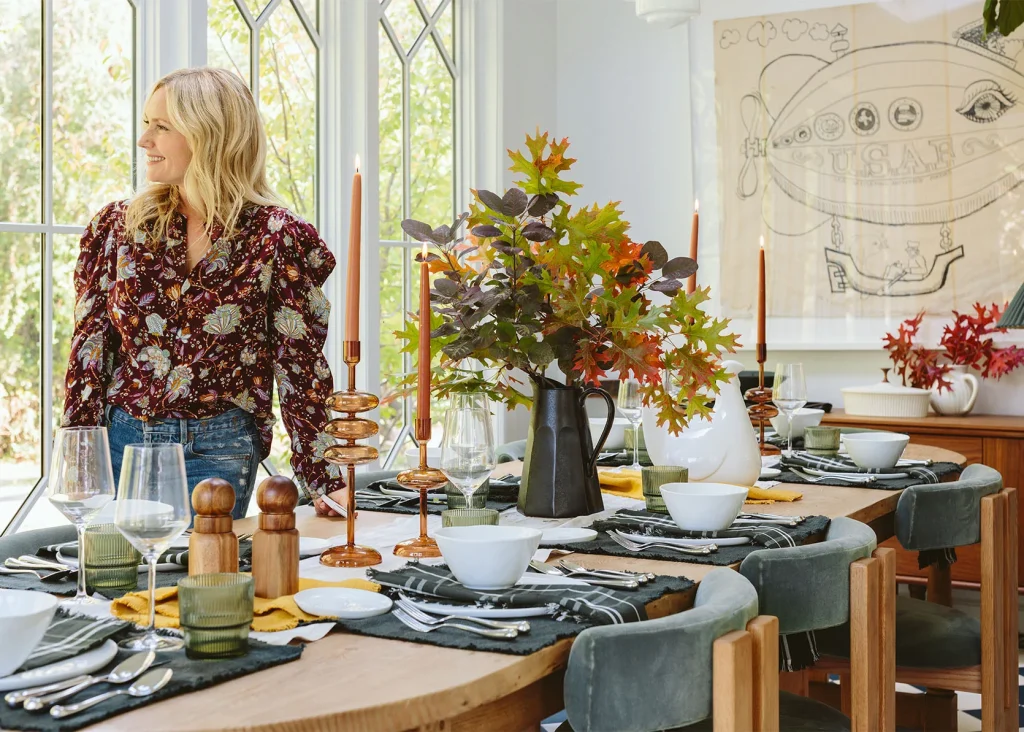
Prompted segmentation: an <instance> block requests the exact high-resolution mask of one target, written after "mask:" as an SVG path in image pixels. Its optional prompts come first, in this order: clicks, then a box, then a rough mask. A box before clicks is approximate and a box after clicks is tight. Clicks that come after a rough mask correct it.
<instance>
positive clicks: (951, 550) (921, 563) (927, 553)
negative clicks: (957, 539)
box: [917, 547, 956, 569]
mask: <svg viewBox="0 0 1024 732" xmlns="http://www.w3.org/2000/svg"><path fill="white" fill-rule="evenodd" d="M936 564H945V565H946V566H949V565H950V564H956V547H948V548H946V549H924V550H923V551H919V552H918V553H917V568H918V569H927V568H928V567H931V566H932V565H936Z"/></svg>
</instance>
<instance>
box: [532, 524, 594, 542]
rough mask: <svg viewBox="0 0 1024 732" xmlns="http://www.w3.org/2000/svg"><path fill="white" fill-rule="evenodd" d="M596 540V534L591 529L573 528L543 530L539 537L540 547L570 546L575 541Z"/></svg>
mask: <svg viewBox="0 0 1024 732" xmlns="http://www.w3.org/2000/svg"><path fill="white" fill-rule="evenodd" d="M596 538H597V532H596V531H594V530H593V529H577V528H573V527H565V528H561V529H544V532H543V533H542V534H541V537H540V545H541V546H547V545H549V544H571V543H573V542H577V541H593V540H594V539H596Z"/></svg>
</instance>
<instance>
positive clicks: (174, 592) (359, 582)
mask: <svg viewBox="0 0 1024 732" xmlns="http://www.w3.org/2000/svg"><path fill="white" fill-rule="evenodd" d="M314 587H350V588H352V589H355V590H369V591H370V592H379V591H380V585H378V584H377V583H376V582H370V581H369V580H363V579H349V580H345V581H344V582H321V581H320V580H313V579H303V578H301V577H300V578H299V590H300V591H302V590H309V589H312V588H314ZM110 612H111V613H113V614H114V615H115V616H116V617H118V618H120V619H121V620H128V621H131V622H133V623H135V624H137V625H147V624H148V623H149V591H148V590H146V591H143V592H129V593H128V594H127V595H124V596H123V597H120V598H118V599H117V600H114V602H113V603H112V604H111V606H110ZM178 617H179V611H178V588H177V586H175V587H158V588H157V590H156V627H158V628H177V627H179V625H178ZM322 619H323V618H321V617H319V616H317V615H309V614H308V613H304V612H302V610H300V609H299V606H298V605H297V604H295V596H294V595H284V596H283V597H278V598H275V599H273V600H267V599H265V598H262V597H257V598H256V599H255V601H254V602H253V618H252V626H251V627H252V629H253V630H255V631H259V632H268V631H275V630H291V629H292V628H294V627H296V626H297V625H298V624H299V623H300V622H313V621H316V620H322Z"/></svg>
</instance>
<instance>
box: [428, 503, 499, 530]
mask: <svg viewBox="0 0 1024 732" xmlns="http://www.w3.org/2000/svg"><path fill="white" fill-rule="evenodd" d="M497 525H498V512H497V511H495V510H494V509H493V508H449V509H448V510H447V511H442V512H441V526H443V527H444V528H447V527H449V526H497Z"/></svg>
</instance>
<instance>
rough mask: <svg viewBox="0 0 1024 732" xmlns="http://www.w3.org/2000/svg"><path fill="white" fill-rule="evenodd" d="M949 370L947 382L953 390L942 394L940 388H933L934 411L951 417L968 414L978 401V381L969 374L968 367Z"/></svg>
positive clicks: (952, 367) (932, 402)
mask: <svg viewBox="0 0 1024 732" xmlns="http://www.w3.org/2000/svg"><path fill="white" fill-rule="evenodd" d="M949 369H950V370H949V374H948V375H947V380H948V381H949V382H950V384H951V385H952V388H951V389H948V390H945V389H944V390H943V391H941V392H940V391H939V389H938V387H933V388H932V395H931V398H930V400H929V401H930V402H931V405H932V409H934V410H935V411H936V412H938V413H939V414H945V415H949V416H951V417H955V416H957V415H960V414H967V413H968V412H970V411H971V410H972V409H974V402H975V401H976V400H977V399H978V379H977V377H976V376H975V375H974V374H969V373H967V367H966V366H960V365H957V366H950V367H949Z"/></svg>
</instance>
